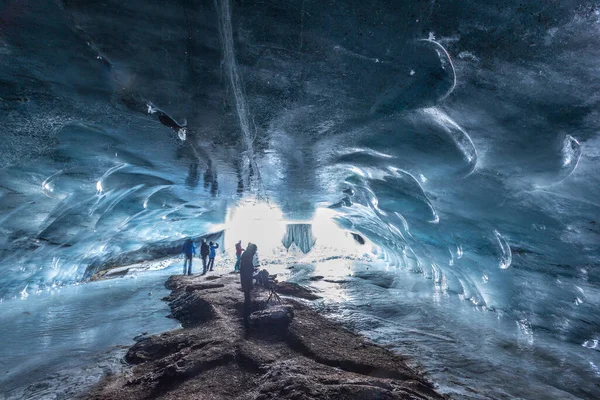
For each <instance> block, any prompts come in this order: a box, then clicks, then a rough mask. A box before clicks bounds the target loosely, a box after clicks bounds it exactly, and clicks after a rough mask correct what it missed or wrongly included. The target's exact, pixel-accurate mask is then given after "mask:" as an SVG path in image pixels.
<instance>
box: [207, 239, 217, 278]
mask: <svg viewBox="0 0 600 400" xmlns="http://www.w3.org/2000/svg"><path fill="white" fill-rule="evenodd" d="M209 247H210V251H209V252H208V265H207V266H206V268H208V270H209V271H212V270H213V268H214V266H215V257H216V256H217V249H218V248H219V243H215V242H210V244H209Z"/></svg>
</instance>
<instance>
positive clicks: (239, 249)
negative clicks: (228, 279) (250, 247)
mask: <svg viewBox="0 0 600 400" xmlns="http://www.w3.org/2000/svg"><path fill="white" fill-rule="evenodd" d="M243 252H244V249H242V241H241V240H239V241H238V242H237V243H236V244H235V258H236V261H235V266H234V267H233V270H234V271H235V272H238V271H239V270H240V260H241V259H242V253H243Z"/></svg>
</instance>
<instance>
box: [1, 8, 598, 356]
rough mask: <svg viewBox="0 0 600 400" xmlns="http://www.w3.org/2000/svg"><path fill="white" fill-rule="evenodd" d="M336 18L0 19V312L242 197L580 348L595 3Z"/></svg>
mask: <svg viewBox="0 0 600 400" xmlns="http://www.w3.org/2000/svg"><path fill="white" fill-rule="evenodd" d="M343 3H344V5H343V6H342V5H341V2H338V1H335V0H326V1H319V2H316V1H308V0H291V1H286V2H256V3H255V2H231V1H227V0H216V1H215V2H200V3H199V2H175V1H173V2H170V1H166V2H141V1H131V2H126V3H123V2H119V1H116V0H115V1H113V0H108V1H105V2H103V3H98V4H92V3H89V4H88V3H85V4H84V3H82V2H74V1H62V2H55V1H50V0H48V1H45V0H44V1H40V2H39V6H38V7H36V8H35V9H31V8H28V7H25V6H23V5H22V3H21V2H19V1H16V0H10V1H8V2H4V3H3V4H2V5H0V18H1V22H2V23H1V24H0V56H1V57H2V58H3V61H5V62H2V63H1V64H0V109H1V110H2V113H0V126H1V127H2V131H3V132H2V135H1V138H0V154H1V156H2V157H1V158H0V162H1V164H0V165H1V170H0V213H1V214H0V232H1V237H0V252H1V261H0V297H12V296H26V295H29V294H31V293H34V292H36V291H39V290H45V289H47V288H48V287H50V286H52V285H58V284H61V283H65V282H70V281H78V280H82V279H85V278H86V277H89V276H90V274H91V273H92V272H94V268H96V267H91V266H98V265H102V260H107V259H114V258H115V257H117V256H118V255H119V254H122V253H125V252H131V251H138V250H140V249H144V248H148V247H144V246H153V245H156V244H164V243H165V242H168V243H171V242H175V241H177V240H180V239H181V238H182V237H184V236H188V235H189V236H194V237H197V236H199V235H202V234H205V233H209V232H214V231H217V230H219V229H221V228H222V224H223V223H224V222H225V220H226V216H227V212H228V209H231V207H234V206H235V205H236V204H237V203H238V201H240V200H242V199H247V198H257V199H259V200H261V201H265V202H268V203H269V204H272V205H274V206H277V207H278V208H280V209H281V211H282V212H283V215H284V216H285V218H286V222H287V223H289V225H288V228H287V234H286V236H285V239H284V238H282V239H284V244H285V245H286V246H291V245H292V243H295V244H296V245H298V246H299V247H301V248H302V250H303V251H309V250H310V247H311V246H312V243H314V242H315V240H316V241H317V242H318V240H319V238H318V237H316V238H314V237H313V236H312V233H311V230H310V229H309V228H308V227H306V226H305V225H303V224H307V221H310V220H311V218H312V217H313V215H314V213H315V210H316V209H319V208H330V209H332V210H333V212H334V213H335V219H336V221H337V222H338V223H339V225H340V227H342V228H343V229H346V230H348V231H350V232H352V233H354V234H355V235H360V237H364V238H367V239H368V240H369V241H370V242H372V243H374V244H375V245H376V251H377V252H378V255H379V256H380V257H381V258H382V259H384V260H386V261H387V262H388V263H389V265H391V266H393V267H395V268H398V269H403V270H408V271H412V272H414V273H415V274H420V275H422V277H423V280H424V282H429V283H430V284H431V285H430V290H435V291H436V292H439V293H444V294H447V295H453V296H458V297H459V298H461V299H464V300H465V304H466V305H469V306H472V307H477V308H479V309H481V310H486V311H489V312H497V313H498V314H499V315H508V316H510V317H512V318H514V319H515V320H517V321H525V322H523V326H526V327H528V328H527V329H531V331H532V332H534V334H535V332H536V330H544V331H549V332H552V333H553V334H555V335H556V336H557V337H560V338H561V340H567V341H570V342H572V343H576V344H578V345H581V344H585V346H584V347H582V348H583V349H584V350H585V351H595V349H597V346H595V345H594V344H593V343H596V342H597V341H598V340H600V336H599V335H600V325H599V322H598V321H600V318H599V314H598V310H599V309H600V308H599V307H598V306H599V305H600V291H599V284H600V267H599V259H598V258H599V254H600V252H599V250H600V248H599V245H598V244H599V243H600V240H599V235H600V229H599V228H598V223H599V222H598V215H600V214H599V211H600V210H599V206H600V204H599V203H598V198H599V197H600V192H599V189H598V188H600V185H599V183H600V182H599V180H600V178H599V175H598V173H597V171H598V161H599V160H600V153H599V152H598V148H600V143H599V142H598V134H597V127H598V125H599V122H600V114H598V111H597V110H598V105H599V104H598V103H599V101H600V99H599V98H598V95H597V93H600V87H599V84H598V80H597V79H596V75H597V65H596V64H597V60H598V58H599V57H600V52H599V51H600V50H598V46H595V43H596V38H597V35H598V33H600V32H599V29H600V23H599V12H598V9H597V6H595V5H594V4H593V2H589V4H586V3H587V2H581V3H582V5H581V6H577V7H575V6H573V5H572V4H571V3H569V4H566V3H564V4H558V3H556V4H555V3H553V4H552V5H545V4H541V3H540V2H536V1H525V2H522V4H521V6H520V8H519V7H516V8H513V7H508V6H505V5H502V4H497V3H498V2H493V1H483V2H480V1H478V2H471V1H467V2H466V3H465V2H461V3H460V5H459V4H458V2H452V1H450V2H417V1H415V2H411V1H408V2H406V1H405V2H391V3H390V2H384V1H373V2H369V4H367V3H365V2H359V1H346V2H343ZM560 3H562V2H560ZM464 10H468V11H469V12H468V13H467V14H465V12H466V11H464ZM39 21H43V23H40V22H39ZM257 234H259V233H257ZM357 237H359V236H357ZM90 268H91V269H90ZM590 343H591V344H590Z"/></svg>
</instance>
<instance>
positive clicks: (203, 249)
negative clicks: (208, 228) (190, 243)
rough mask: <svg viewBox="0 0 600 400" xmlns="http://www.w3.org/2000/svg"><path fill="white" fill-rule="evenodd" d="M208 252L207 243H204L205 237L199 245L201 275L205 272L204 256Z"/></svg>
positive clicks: (206, 255)
mask: <svg viewBox="0 0 600 400" xmlns="http://www.w3.org/2000/svg"><path fill="white" fill-rule="evenodd" d="M209 253H210V248H209V247H208V244H206V239H202V244H201V245H200V257H202V275H205V274H206V258H207V257H208V254H209Z"/></svg>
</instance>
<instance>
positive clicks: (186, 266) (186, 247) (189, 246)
mask: <svg viewBox="0 0 600 400" xmlns="http://www.w3.org/2000/svg"><path fill="white" fill-rule="evenodd" d="M181 252H182V253H183V255H184V257H185V259H184V261H183V274H184V275H185V274H186V272H187V275H192V257H193V256H195V255H196V245H195V244H194V242H193V241H192V239H190V238H187V239H186V241H185V242H184V243H183V246H182V247H181Z"/></svg>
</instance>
